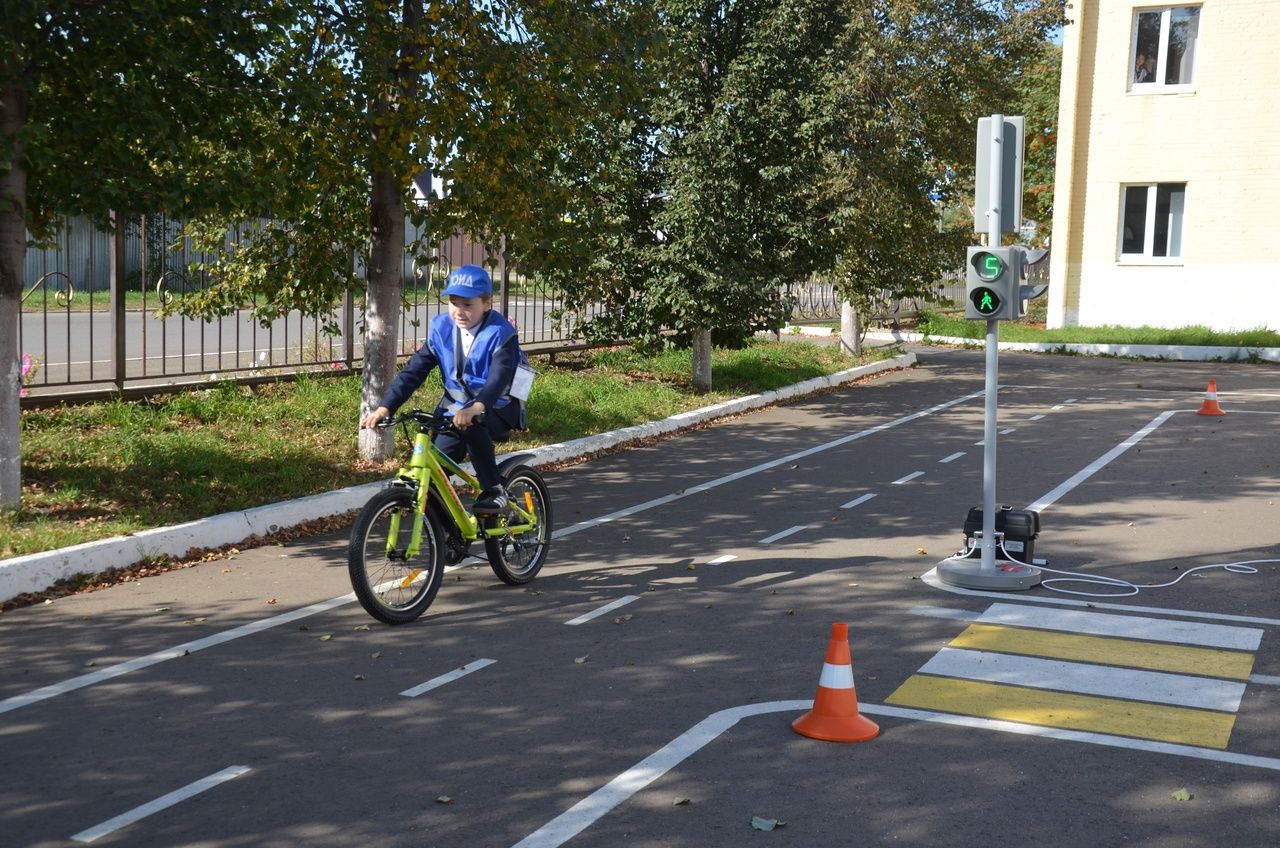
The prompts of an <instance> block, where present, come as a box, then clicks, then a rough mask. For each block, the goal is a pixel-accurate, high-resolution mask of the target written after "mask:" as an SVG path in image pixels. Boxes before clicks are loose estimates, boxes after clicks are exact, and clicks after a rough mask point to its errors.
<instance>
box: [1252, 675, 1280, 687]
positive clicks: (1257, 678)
mask: <svg viewBox="0 0 1280 848" xmlns="http://www.w3.org/2000/svg"><path fill="white" fill-rule="evenodd" d="M1249 682H1250V683H1261V684H1262V685H1263V686H1280V677H1276V676H1274V675H1270V674H1255V675H1253V676H1252V677H1250V678H1249Z"/></svg>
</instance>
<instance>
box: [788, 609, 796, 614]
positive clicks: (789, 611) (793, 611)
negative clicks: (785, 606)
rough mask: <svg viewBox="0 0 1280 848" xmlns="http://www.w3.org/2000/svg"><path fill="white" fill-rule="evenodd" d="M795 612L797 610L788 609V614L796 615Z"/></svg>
mask: <svg viewBox="0 0 1280 848" xmlns="http://www.w3.org/2000/svg"><path fill="white" fill-rule="evenodd" d="M795 614H796V611H795V610H793V609H789V610H787V615H795Z"/></svg>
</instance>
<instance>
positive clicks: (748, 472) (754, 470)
mask: <svg viewBox="0 0 1280 848" xmlns="http://www.w3.org/2000/svg"><path fill="white" fill-rule="evenodd" d="M982 394H983V393H982V392H981V391H978V392H971V393H969V394H967V395H963V396H961V397H958V398H955V399H954V400H949V401H944V402H943V403H939V404H936V405H934V406H931V407H928V408H927V409H922V410H920V411H919V412H913V413H911V414H910V415H904V416H902V417H901V418H895V419H894V420H892V421H886V422H885V423H884V424H877V425H876V426H874V427H868V428H867V429H865V430H859V431H858V432H856V433H850V434H849V435H847V436H841V437H840V438H838V439H834V440H832V441H830V442H826V443H824V444H821V445H817V446H815V447H811V448H807V449H805V450H802V451H798V452H796V453H793V454H788V455H787V456H784V457H780V458H778V459H771V460H769V461H768V462H762V463H760V464H759V465H753V466H752V467H750V468H744V469H743V470H742V471H736V472H734V473H733V474H727V475H725V476H724V477H719V478H717V479H715V480H708V481H707V482H706V483H699V484H698V485H696V486H690V487H688V488H687V489H683V490H682V491H680V492H677V493H675V494H671V495H663V496H662V497H660V498H654V499H653V500H649V501H645V502H644V503H640V504H636V505H635V506H629V507H626V508H625V509H620V510H618V511H617V512H611V513H609V514H608V515H603V516H600V517H599V518H592V519H588V520H587V521H581V522H578V523H577V524H572V525H570V526H568V527H565V528H563V529H560V530H556V531H555V532H553V533H552V534H551V538H553V539H559V538H562V537H564V536H568V535H570V534H572V533H577V532H578V531H580V530H587V529H590V528H592V527H595V526H597V525H599V524H604V523H606V522H609V521H615V520H617V519H619V518H625V517H626V516H628V515H634V514H635V513H637V512H644V511H645V510H648V509H652V508H654V507H657V506H662V505H664V504H669V503H671V502H672V501H677V500H680V499H681V498H687V497H690V496H692V495H697V494H701V493H702V492H706V491H709V490H711V489H714V488H716V487H718V486H723V485H725V484H727V483H732V482H734V481H735V480H741V479H742V478H744V477H750V476H752V475H754V474H759V473H760V472H762V471H768V470H769V469H771V468H776V467H778V466H779V465H783V464H785V463H788V462H795V461H797V460H800V459H804V458H805V457H808V456H813V455H814V454H816V453H821V452H822V451H826V450H831V449H832V448H837V447H840V446H841V445H847V444H848V443H849V442H854V441H857V440H859V439H865V438H866V437H867V436H874V435H876V434H877V433H883V432H884V431H886V430H891V429H893V428H894V427H899V426H901V425H903V424H907V423H909V422H911V421H915V420H916V419H919V418H925V417H928V416H930V415H932V414H934V413H935V412H941V411H942V410H944V409H950V408H951V407H953V406H958V405H959V404H962V403H964V402H966V401H970V400H973V399H974V398H980V397H982Z"/></svg>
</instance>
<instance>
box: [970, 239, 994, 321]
mask: <svg viewBox="0 0 1280 848" xmlns="http://www.w3.org/2000/svg"><path fill="white" fill-rule="evenodd" d="M986 255H987V256H991V254H989V253H988V254H986ZM992 258H993V259H995V257H992ZM996 261H997V262H999V261H1000V260H999V259H996ZM969 300H970V301H971V302H972V303H973V308H974V309H976V310H978V313H979V314H981V315H994V314H996V313H997V312H999V311H1000V295H999V294H997V293H996V291H995V289H989V288H987V287H986V286H978V287H977V288H975V289H974V290H973V291H971V292H969Z"/></svg>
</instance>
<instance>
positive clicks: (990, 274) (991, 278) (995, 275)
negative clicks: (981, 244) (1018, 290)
mask: <svg viewBox="0 0 1280 848" xmlns="http://www.w3.org/2000/svg"><path fill="white" fill-rule="evenodd" d="M969 261H970V263H971V264H972V265H973V270H974V271H976V272H977V274H978V279H980V280H982V281H983V282H984V283H992V282H995V281H996V280H998V279H1000V275H1001V274H1003V273H1004V260H1003V259H1001V258H1000V257H999V256H996V255H995V254H994V253H988V252H987V251H985V250H980V251H978V252H977V253H975V254H973V258H972V259H970V260H969Z"/></svg>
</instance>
